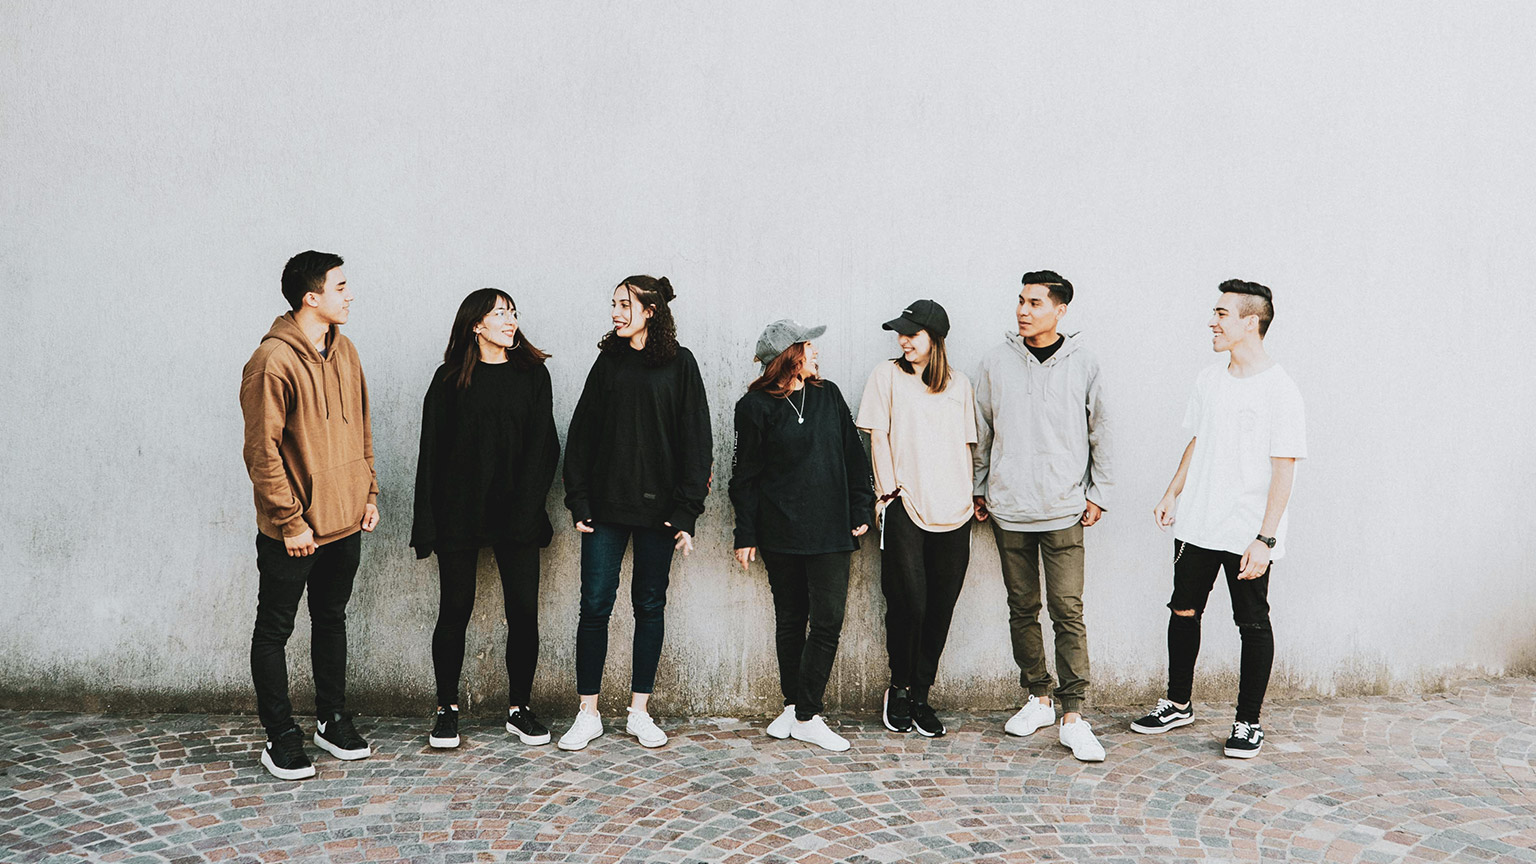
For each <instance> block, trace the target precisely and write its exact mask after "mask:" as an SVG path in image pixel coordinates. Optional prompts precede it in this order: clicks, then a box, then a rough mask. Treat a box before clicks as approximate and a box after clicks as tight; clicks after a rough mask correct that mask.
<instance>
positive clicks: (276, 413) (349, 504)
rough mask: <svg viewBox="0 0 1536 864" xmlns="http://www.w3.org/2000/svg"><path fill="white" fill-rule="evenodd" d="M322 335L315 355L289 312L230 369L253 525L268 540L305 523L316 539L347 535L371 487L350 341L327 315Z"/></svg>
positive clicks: (360, 388) (364, 398) (360, 383)
mask: <svg viewBox="0 0 1536 864" xmlns="http://www.w3.org/2000/svg"><path fill="white" fill-rule="evenodd" d="M325 343H326V353H325V356H323V357H322V356H321V355H320V352H319V351H316V350H315V346H314V345H313V344H311V343H310V341H309V339H307V338H306V337H305V336H304V331H303V330H300V329H299V325H298V322H296V321H295V320H294V317H293V313H292V312H289V313H287V314H285V315H283V316H282V317H281V318H278V319H277V320H276V321H273V322H272V329H271V330H269V331H267V335H266V336H264V337H262V340H261V345H259V346H257V348H256V353H254V354H252V355H251V359H250V362H248V363H246V364H245V371H244V373H242V375H241V377H240V410H241V411H242V412H243V413H244V414H245V467H246V469H247V470H248V471H249V472H250V475H251V483H252V484H253V485H254V486H255V489H256V527H257V528H258V529H260V531H261V533H263V534H265V535H267V536H268V537H271V538H273V539H274V540H281V539H283V538H284V537H296V536H298V535H300V534H303V533H304V529H305V528H306V527H308V528H312V529H314V532H315V542H316V543H317V544H325V543H330V542H331V541H333V540H340V539H341V538H343V537H347V536H349V535H351V534H353V533H355V532H356V531H359V530H361V528H362V522H363V509H364V507H365V506H367V505H368V504H372V503H374V500H375V499H376V498H377V497H378V494H379V483H378V479H377V478H376V477H375V476H374V472H373V433H372V432H371V431H370V428H369V423H368V385H367V383H366V382H365V381H364V380H363V367H362V364H361V362H360V361H359V360H358V358H357V349H356V348H354V347H352V341H351V340H350V339H348V338H347V337H345V336H343V335H341V331H340V330H339V329H338V328H337V327H336V325H334V324H333V325H331V328H330V330H329V331H328V332H327V333H326V335H325Z"/></svg>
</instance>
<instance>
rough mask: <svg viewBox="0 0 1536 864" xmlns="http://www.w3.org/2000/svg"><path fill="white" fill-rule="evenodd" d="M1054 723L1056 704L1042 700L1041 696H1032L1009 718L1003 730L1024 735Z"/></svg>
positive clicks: (1011, 733) (1031, 733) (1010, 733)
mask: <svg viewBox="0 0 1536 864" xmlns="http://www.w3.org/2000/svg"><path fill="white" fill-rule="evenodd" d="M1054 725H1056V706H1055V705H1047V704H1045V703H1044V702H1041V701H1040V697H1039V696H1031V697H1029V701H1028V702H1025V703H1024V707H1023V708H1020V709H1019V713H1017V714H1015V715H1013V716H1012V717H1009V718H1008V722H1007V723H1006V724H1004V726H1003V731H1005V732H1007V733H1008V734H1009V735H1018V736H1020V737H1023V736H1025V735H1033V734H1035V732H1036V730H1039V729H1044V728H1045V727H1047V726H1054Z"/></svg>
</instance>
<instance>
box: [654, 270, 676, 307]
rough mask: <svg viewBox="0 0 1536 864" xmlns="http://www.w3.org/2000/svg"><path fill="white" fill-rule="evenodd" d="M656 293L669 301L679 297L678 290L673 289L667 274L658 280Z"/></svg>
mask: <svg viewBox="0 0 1536 864" xmlns="http://www.w3.org/2000/svg"><path fill="white" fill-rule="evenodd" d="M656 293H658V294H660V295H661V297H662V299H663V300H666V301H667V302H668V303H671V302H672V301H673V300H676V299H677V292H676V291H675V290H673V288H672V283H671V281H669V280H668V279H667V277H665V276H663V277H661V278H660V279H657V280H656Z"/></svg>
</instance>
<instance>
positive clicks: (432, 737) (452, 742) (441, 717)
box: [427, 707, 459, 750]
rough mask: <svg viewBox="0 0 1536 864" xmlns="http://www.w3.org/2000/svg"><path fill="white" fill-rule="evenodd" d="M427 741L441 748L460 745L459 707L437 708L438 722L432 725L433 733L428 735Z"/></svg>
mask: <svg viewBox="0 0 1536 864" xmlns="http://www.w3.org/2000/svg"><path fill="white" fill-rule="evenodd" d="M427 743H428V744H431V745H432V746H433V747H436V748H438V749H439V750H448V749H451V748H454V747H457V746H459V709H457V708H452V707H449V708H439V709H437V722H436V723H434V724H433V725H432V732H431V734H429V735H427Z"/></svg>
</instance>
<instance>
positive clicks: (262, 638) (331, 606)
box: [251, 533, 363, 735]
mask: <svg viewBox="0 0 1536 864" xmlns="http://www.w3.org/2000/svg"><path fill="white" fill-rule="evenodd" d="M362 549H363V535H362V534H360V533H359V534H353V535H351V536H350V537H344V538H342V539H340V540H336V541H333V542H331V543H327V544H325V545H324V546H321V547H320V548H319V549H317V550H316V551H315V552H314V553H313V554H310V555H306V556H304V557H302V558H295V557H293V556H291V555H289V554H288V550H287V548H286V547H284V546H283V541H281V540H274V539H272V538H271V537H268V536H267V535H265V534H260V533H258V534H257V535H256V570H257V572H259V573H260V574H261V586H260V588H259V589H258V592H259V593H258V594H257V598H256V626H255V628H254V629H253V630H252V632H251V680H252V681H253V682H255V684H256V713H257V715H258V716H259V717H260V718H261V725H262V728H264V729H266V730H267V734H268V735H275V734H277V733H279V732H281V731H283V730H284V729H287V728H288V727H289V726H290V725H292V723H293V704H292V703H291V702H289V701H288V657H287V654H286V649H287V647H288V637H289V636H292V635H293V622H294V617H295V616H297V615H298V614H299V598H300V597H302V596H303V595H304V588H305V586H308V588H309V626H310V639H309V656H310V662H311V663H312V664H313V665H314V675H315V716H317V717H327V718H328V717H330V716H331V714H332V713H340V712H342V711H345V710H346V707H347V601H348V600H350V599H351V598H352V578H353V577H354V576H356V575H357V562H358V559H359V556H360V555H361V553H362Z"/></svg>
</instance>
